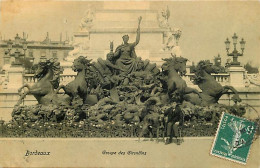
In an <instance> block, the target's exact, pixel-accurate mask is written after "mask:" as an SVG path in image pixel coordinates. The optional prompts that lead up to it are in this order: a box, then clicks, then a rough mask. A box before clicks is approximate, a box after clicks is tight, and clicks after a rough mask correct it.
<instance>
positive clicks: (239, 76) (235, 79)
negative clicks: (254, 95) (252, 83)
mask: <svg viewBox="0 0 260 168" xmlns="http://www.w3.org/2000/svg"><path fill="white" fill-rule="evenodd" d="M228 71H229V74H230V78H229V80H230V81H229V82H230V85H231V86H234V87H244V86H245V84H244V75H245V69H244V67H242V66H231V67H229V69H228Z"/></svg>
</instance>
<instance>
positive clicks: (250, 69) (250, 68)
mask: <svg viewBox="0 0 260 168" xmlns="http://www.w3.org/2000/svg"><path fill="white" fill-rule="evenodd" d="M244 68H245V69H246V70H247V72H248V73H259V71H258V67H253V66H252V65H251V63H250V62H248V63H246V65H244Z"/></svg>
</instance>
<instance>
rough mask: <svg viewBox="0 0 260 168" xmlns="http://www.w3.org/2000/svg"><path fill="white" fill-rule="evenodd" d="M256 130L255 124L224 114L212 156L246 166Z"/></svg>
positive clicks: (211, 152)
mask: <svg viewBox="0 0 260 168" xmlns="http://www.w3.org/2000/svg"><path fill="white" fill-rule="evenodd" d="M255 130H256V124H255V123H254V122H251V121H249V120H246V119H244V118H240V117H237V116H233V115H231V114H228V113H223V114H222V117H221V120H220V124H219V126H218V130H217V134H216V137H215V139H214V143H213V146H212V149H211V151H210V154H211V155H214V156H217V157H221V158H224V159H228V160H231V161H234V162H238V163H241V164H246V162H247V158H248V155H249V151H250V147H251V144H252V142H253V138H254V134H255Z"/></svg>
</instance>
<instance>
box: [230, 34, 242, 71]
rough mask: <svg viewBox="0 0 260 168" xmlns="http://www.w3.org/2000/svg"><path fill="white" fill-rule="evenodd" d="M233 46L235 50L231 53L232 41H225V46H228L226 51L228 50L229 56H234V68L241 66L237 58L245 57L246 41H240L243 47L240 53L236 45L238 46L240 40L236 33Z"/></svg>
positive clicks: (232, 63)
mask: <svg viewBox="0 0 260 168" xmlns="http://www.w3.org/2000/svg"><path fill="white" fill-rule="evenodd" d="M232 39H233V45H234V50H233V51H232V53H229V47H230V41H229V40H228V38H227V40H226V41H225V44H226V50H227V55H228V56H232V57H233V61H232V62H231V65H233V66H239V65H240V62H238V60H237V58H238V57H239V56H243V54H244V49H245V43H246V42H245V41H244V39H243V38H242V40H241V41H240V45H241V51H242V52H241V53H239V52H238V51H237V49H236V45H237V39H238V36H237V35H236V33H234V35H233V37H232Z"/></svg>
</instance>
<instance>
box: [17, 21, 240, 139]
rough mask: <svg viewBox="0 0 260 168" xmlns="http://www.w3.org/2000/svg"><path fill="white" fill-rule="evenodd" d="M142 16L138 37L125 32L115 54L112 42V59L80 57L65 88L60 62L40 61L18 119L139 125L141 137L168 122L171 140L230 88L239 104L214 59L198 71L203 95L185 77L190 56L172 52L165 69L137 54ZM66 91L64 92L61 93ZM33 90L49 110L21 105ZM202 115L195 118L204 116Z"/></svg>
mask: <svg viewBox="0 0 260 168" xmlns="http://www.w3.org/2000/svg"><path fill="white" fill-rule="evenodd" d="M141 20H142V17H139V18H138V29H137V36H136V41H135V42H133V43H128V40H129V36H128V35H124V36H123V44H122V45H120V46H118V47H117V48H116V50H115V52H113V42H111V43H110V52H109V53H108V54H107V59H106V60H103V59H101V58H99V59H97V61H96V62H93V61H91V60H88V59H87V58H86V57H84V56H80V57H78V58H77V59H75V60H74V62H73V66H72V69H73V70H74V71H76V72H77V75H76V77H75V79H74V80H73V81H71V82H70V83H68V84H67V85H65V86H64V85H59V80H60V74H61V73H62V70H61V67H60V65H59V63H58V62H55V61H53V60H47V61H45V62H40V63H39V64H38V69H37V71H36V73H35V78H36V79H38V82H36V83H35V84H34V85H33V86H29V85H28V84H25V85H24V86H22V87H21V88H20V89H19V94H20V99H19V101H18V103H17V104H16V106H15V108H14V110H13V113H12V116H13V120H14V121H19V120H31V121H32V122H35V121H38V120H42V119H44V121H55V122H61V121H63V120H70V121H71V122H80V121H83V120H84V121H86V122H92V123H98V124H100V125H102V124H104V123H106V122H110V123H113V124H116V125H124V124H136V125H138V124H139V125H141V129H140V132H139V135H138V136H139V137H142V136H144V135H147V134H149V132H150V133H151V132H152V130H153V128H157V134H156V135H157V137H158V136H159V134H160V133H158V131H159V130H160V129H161V127H162V125H164V128H165V130H164V132H165V133H166V134H167V135H166V136H168V137H170V138H169V139H167V143H169V142H170V141H171V138H172V136H173V134H174V135H175V136H176V137H178V136H179V133H178V125H180V126H181V125H183V124H184V122H185V121H186V120H189V121H191V120H192V119H194V116H195V115H194V113H195V112H194V109H195V111H196V110H197V109H198V108H204V107H205V108H208V106H211V105H214V106H215V105H216V103H218V100H219V98H220V97H221V96H222V95H223V94H225V93H227V92H228V90H231V91H232V92H233V93H234V99H233V100H234V101H235V102H239V101H241V100H240V98H239V96H238V94H237V91H236V90H235V89H234V88H233V87H231V86H224V87H223V86H221V85H220V84H219V83H218V82H217V81H216V80H215V79H214V77H212V76H211V75H210V74H211V73H212V72H213V69H214V68H212V66H213V65H211V64H210V63H209V61H200V62H199V63H198V65H197V67H196V70H195V78H194V83H195V84H197V85H198V86H199V88H200V89H201V93H200V92H199V91H198V90H196V89H193V88H189V87H188V86H187V84H186V82H185V81H184V80H183V79H182V77H181V76H183V75H185V73H186V62H187V59H186V58H183V57H176V56H174V55H171V57H170V58H167V59H163V60H164V63H163V65H162V66H161V70H160V69H159V68H157V66H156V64H151V63H150V62H149V60H142V59H141V58H140V57H137V55H136V53H135V46H136V45H137V44H138V43H139V41H140V23H141ZM25 87H27V88H28V89H27V90H25V89H24V88H25ZM60 89H63V90H64V94H61V93H59V90H60ZM28 94H31V95H33V96H34V97H35V98H36V99H37V101H38V104H39V105H40V106H41V109H47V110H45V112H39V110H37V109H39V108H34V110H32V109H33V107H26V110H21V109H22V106H20V104H21V103H22V101H23V99H24V98H25V96H26V95H28ZM187 109H190V111H189V110H187ZM187 111H189V112H187ZM197 111H199V110H197ZM197 113H198V114H199V113H200V112H197ZM209 113H210V117H208V118H209V119H208V120H210V121H211V120H213V119H214V117H216V116H217V115H218V117H219V114H215V113H216V112H212V111H210V112H209ZM219 113H220V112H219ZM198 116H200V115H197V114H196V116H195V118H197V119H198V120H199V119H200V118H199V117H198ZM202 118H203V116H202V117H201V119H202ZM205 118H206V117H205Z"/></svg>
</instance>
